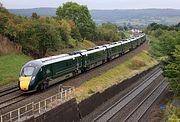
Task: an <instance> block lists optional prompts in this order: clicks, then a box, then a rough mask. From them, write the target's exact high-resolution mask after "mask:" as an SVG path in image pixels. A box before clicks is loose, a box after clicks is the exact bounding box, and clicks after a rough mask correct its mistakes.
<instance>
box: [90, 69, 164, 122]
mask: <svg viewBox="0 0 180 122" xmlns="http://www.w3.org/2000/svg"><path fill="white" fill-rule="evenodd" d="M161 74H162V71H161V70H160V69H158V70H156V71H155V72H154V73H153V74H151V75H150V76H149V77H147V78H146V79H144V81H143V82H142V83H140V84H139V85H138V86H137V87H135V88H134V89H132V90H131V91H130V92H128V93H127V94H126V95H125V96H124V97H122V98H121V99H120V100H118V101H117V102H116V103H115V104H113V105H112V106H110V107H109V108H108V109H106V110H105V111H104V112H102V113H101V114H100V115H98V116H97V117H96V118H95V119H93V120H92V122H107V121H111V120H112V119H113V118H114V117H115V116H117V113H119V112H120V111H122V110H123V109H124V108H125V106H127V105H128V104H129V103H130V102H131V101H133V99H135V98H136V97H137V96H138V95H139V94H140V93H142V92H143V91H144V90H145V89H147V88H148V87H149V86H150V85H152V84H153V83H154V80H155V79H157V78H158V77H159V76H160V75H161ZM159 85H160V84H159Z"/></svg>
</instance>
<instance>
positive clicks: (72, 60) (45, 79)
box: [18, 34, 146, 93]
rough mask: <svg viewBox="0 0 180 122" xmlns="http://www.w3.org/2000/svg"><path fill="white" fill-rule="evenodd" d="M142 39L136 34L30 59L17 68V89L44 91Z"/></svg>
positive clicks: (143, 39) (106, 60)
mask: <svg viewBox="0 0 180 122" xmlns="http://www.w3.org/2000/svg"><path fill="white" fill-rule="evenodd" d="M145 40H146V35H145V34H140V35H138V36H136V37H134V38H129V39H126V40H122V41H118V42H113V43H111V44H105V45H102V46H97V47H95V48H91V49H87V50H80V51H75V52H72V53H70V54H62V55H57V56H51V57H47V58H42V59H37V60H32V61H30V62H28V63H26V64H25V65H24V66H23V67H22V69H21V72H20V77H19V81H18V86H19V89H20V90H21V91H23V92H28V93H29V92H34V91H37V90H43V89H46V88H48V87H49V86H50V85H52V84H55V83H57V82H60V81H63V80H65V79H68V78H70V77H73V76H76V75H77V74H80V73H83V72H85V71H87V70H89V69H91V68H94V67H96V66H98V65H101V64H103V63H106V62H108V61H110V60H112V59H114V58H117V57H119V56H121V55H122V54H124V53H126V52H129V51H131V50H133V49H134V48H136V47H138V46H140V45H141V44H142V43H143V42H145Z"/></svg>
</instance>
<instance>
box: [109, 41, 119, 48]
mask: <svg viewBox="0 0 180 122" xmlns="http://www.w3.org/2000/svg"><path fill="white" fill-rule="evenodd" d="M119 45H122V43H119V42H117V43H112V44H110V45H109V46H107V48H111V47H116V46H119Z"/></svg>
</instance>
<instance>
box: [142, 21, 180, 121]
mask: <svg viewBox="0 0 180 122" xmlns="http://www.w3.org/2000/svg"><path fill="white" fill-rule="evenodd" d="M145 31H146V33H148V34H149V35H150V38H151V54H153V55H154V56H155V57H157V58H158V59H159V60H160V61H161V63H162V64H163V71H164V76H166V78H168V79H169V80H168V81H169V83H170V86H171V89H172V90H173V92H174V95H175V98H176V99H179V97H180V23H179V24H177V25H171V26H167V25H162V24H157V23H152V24H150V25H149V26H148V27H147V30H145ZM166 111H167V112H166V113H167V117H168V121H169V122H178V121H179V120H180V109H179V108H178V107H173V109H172V107H171V105H167V109H166Z"/></svg>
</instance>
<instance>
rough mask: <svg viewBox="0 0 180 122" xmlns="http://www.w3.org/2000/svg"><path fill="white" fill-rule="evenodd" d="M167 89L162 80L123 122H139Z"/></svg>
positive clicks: (165, 83) (166, 84)
mask: <svg viewBox="0 0 180 122" xmlns="http://www.w3.org/2000/svg"><path fill="white" fill-rule="evenodd" d="M167 87H168V83H167V82H164V80H163V81H162V82H161V83H160V84H159V85H158V86H157V87H156V88H155V89H154V90H153V91H152V92H151V93H150V94H149V95H148V96H146V98H145V99H144V100H143V101H142V102H140V103H139V104H138V106H137V107H136V108H135V109H134V110H132V112H130V114H129V115H128V116H127V117H126V118H125V119H124V120H123V122H132V121H133V122H140V121H141V119H142V118H143V116H144V115H145V113H146V112H147V111H148V110H149V109H150V107H151V106H152V105H153V103H155V101H156V100H157V99H158V97H159V96H160V95H161V94H162V93H163V91H164V90H165V89H166V88H167Z"/></svg>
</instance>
